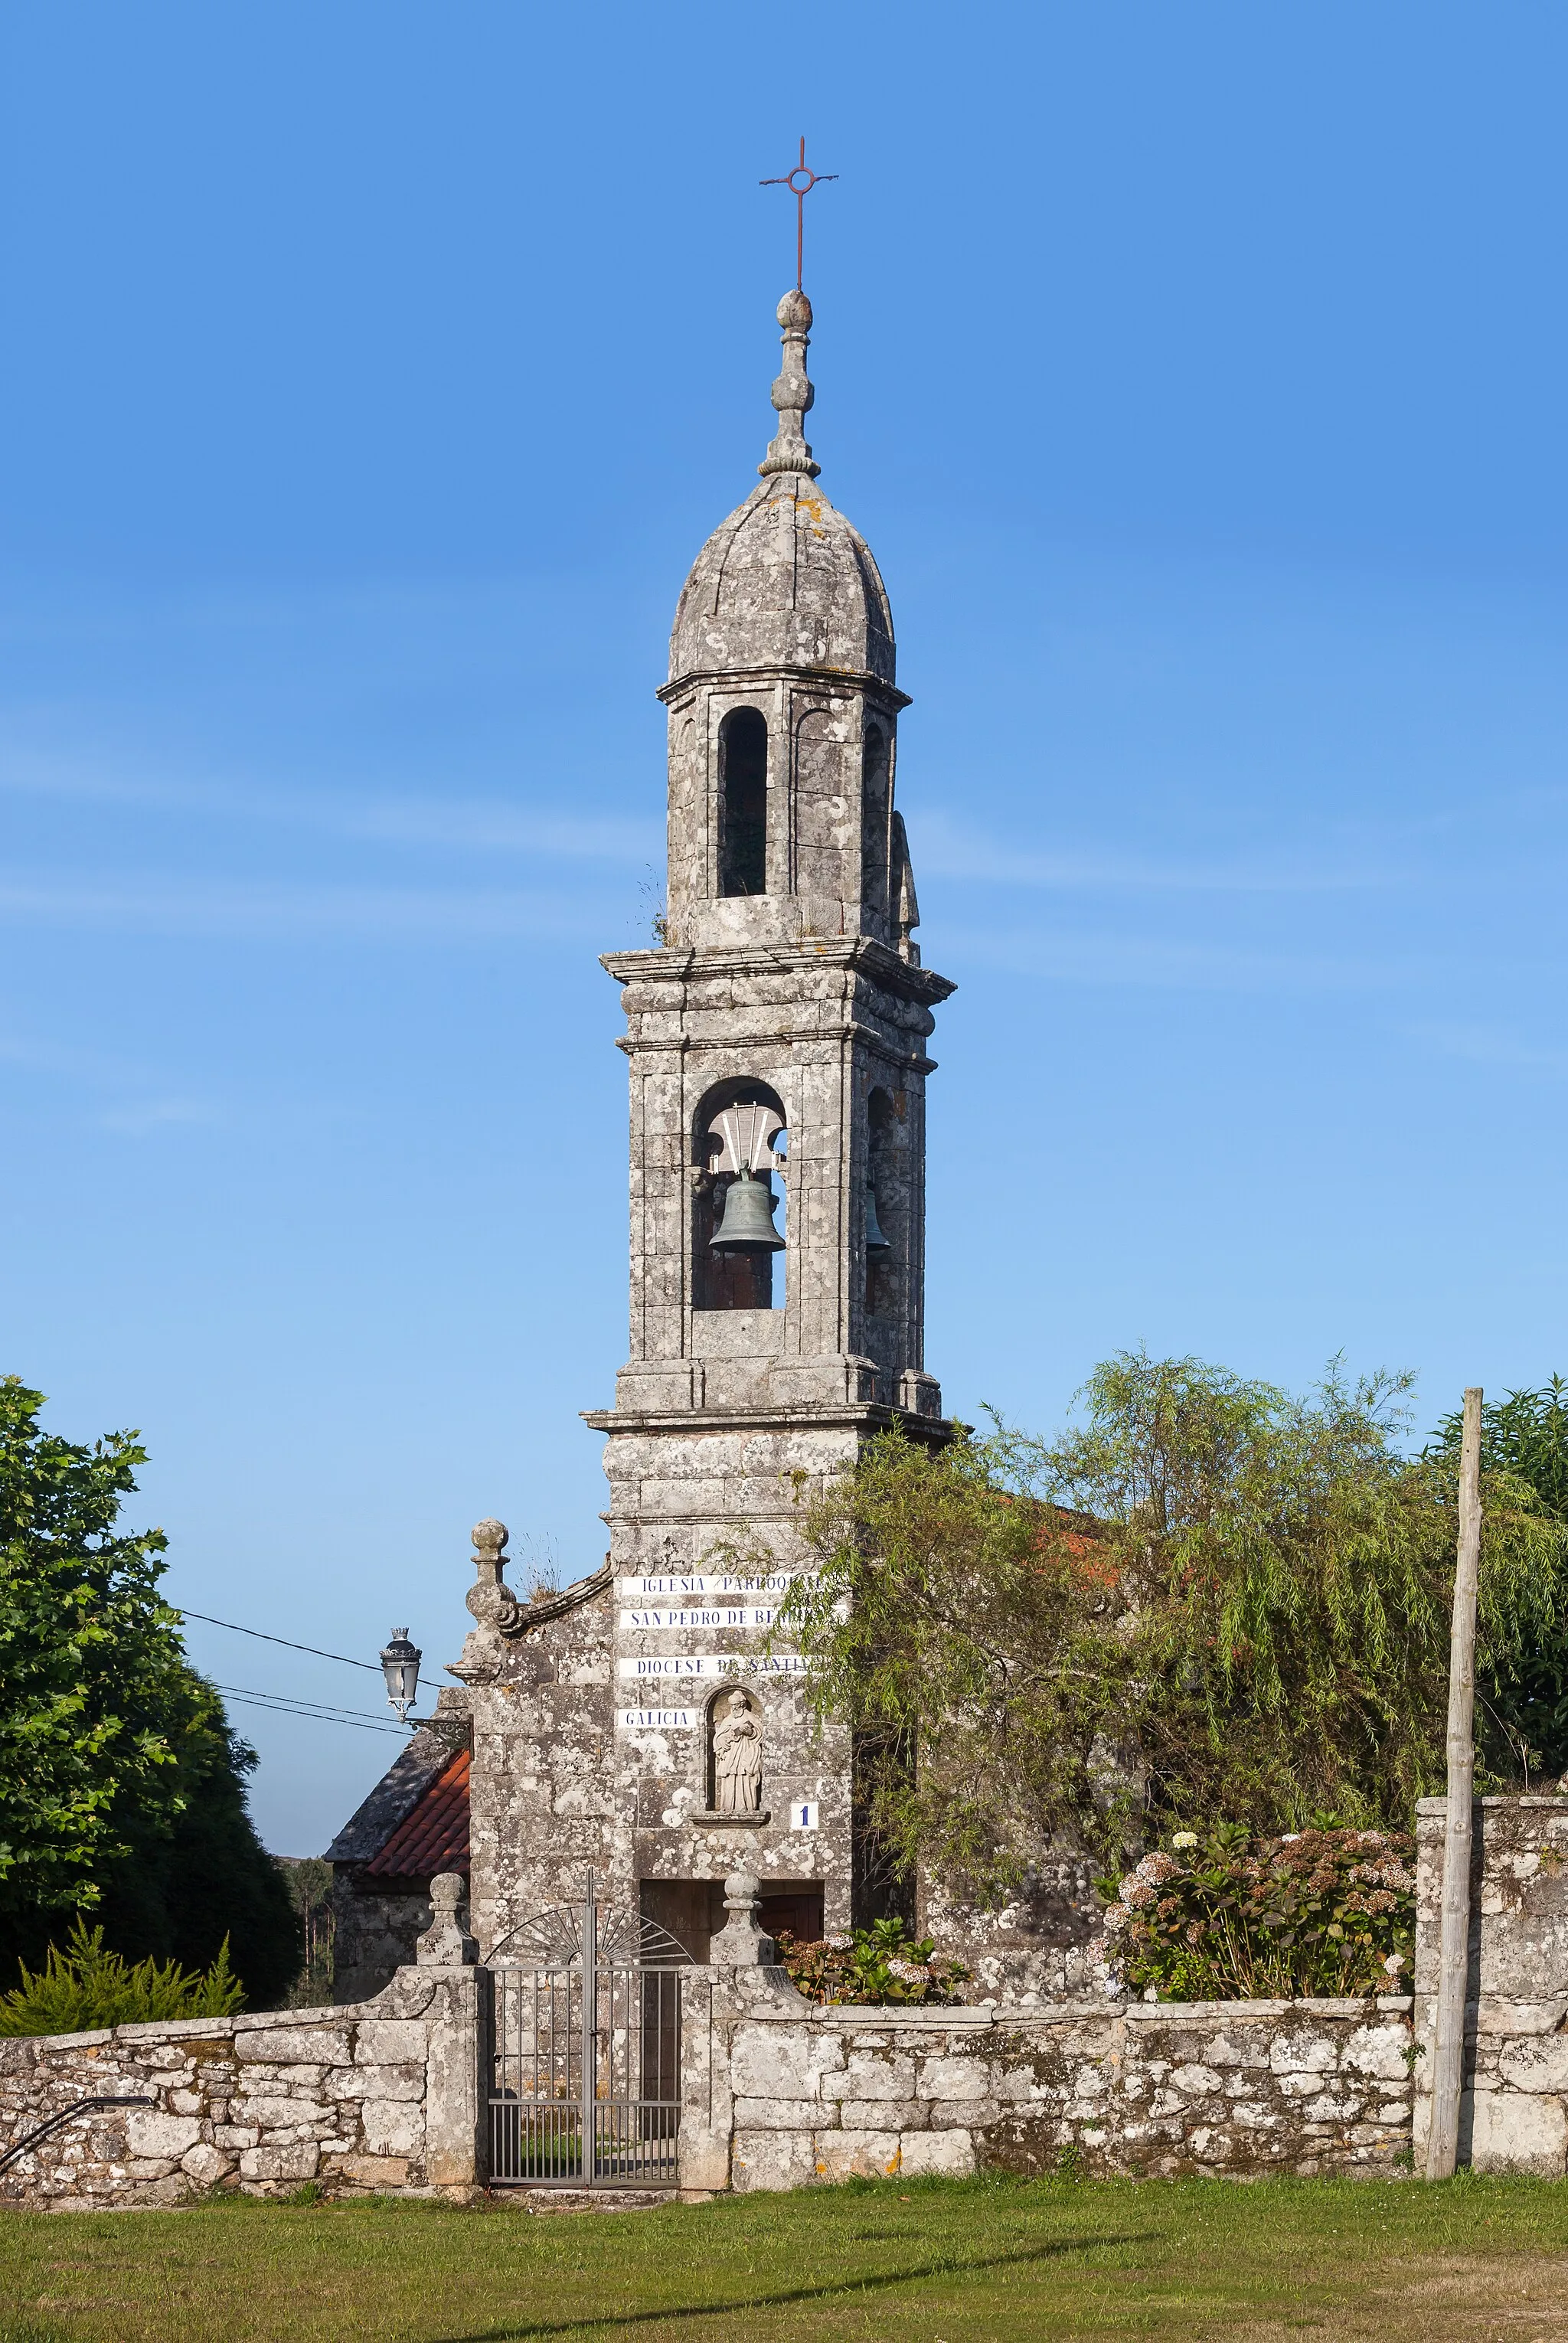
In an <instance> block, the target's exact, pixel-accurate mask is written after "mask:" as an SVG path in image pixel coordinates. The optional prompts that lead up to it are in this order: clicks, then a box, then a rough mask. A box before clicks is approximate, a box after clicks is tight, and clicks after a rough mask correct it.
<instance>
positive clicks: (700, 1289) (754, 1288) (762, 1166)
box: [691, 1080, 789, 1310]
mask: <svg viewBox="0 0 1568 2343" xmlns="http://www.w3.org/2000/svg"><path fill="white" fill-rule="evenodd" d="M788 1149H789V1133H788V1131H787V1129H786V1125H785V1117H784V1106H783V1101H781V1100H780V1098H779V1094H778V1092H777V1091H773V1090H770V1089H769V1086H768V1085H767V1083H765V1082H752V1081H744V1080H741V1081H729V1082H721V1083H719V1085H718V1086H717V1087H716V1088H715V1089H713V1090H711V1091H709V1093H708V1095H707V1097H706V1098H705V1099H704V1100H703V1101H702V1104H701V1106H700V1107H699V1109H698V1111H697V1117H696V1128H695V1131H694V1132H693V1161H694V1163H695V1166H696V1171H697V1178H696V1180H695V1182H693V1195H692V1230H691V1262H692V1281H691V1282H692V1304H693V1307H694V1308H695V1309H698V1310H777V1309H781V1308H782V1307H783V1302H784V1274H783V1271H782V1269H781V1268H780V1269H779V1270H777V1271H776V1270H775V1268H774V1262H775V1261H776V1260H779V1261H780V1262H781V1261H782V1257H783V1253H784V1248H785V1232H786V1229H785V1206H786V1196H785V1192H784V1182H783V1180H782V1178H781V1177H779V1176H778V1175H779V1174H781V1173H782V1172H783V1168H784V1163H785V1161H786V1157H787V1154H788Z"/></svg>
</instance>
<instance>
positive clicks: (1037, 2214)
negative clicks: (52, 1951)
mask: <svg viewBox="0 0 1568 2343" xmlns="http://www.w3.org/2000/svg"><path fill="white" fill-rule="evenodd" d="M1302 2334H1318V2335H1325V2336H1353V2337H1363V2336H1364V2337H1367V2338H1374V2337H1375V2338H1380V2343H1387V2338H1407V2337H1408V2338H1417V2337H1419V2338H1429V2337H1430V2338H1442V2343H1457V2338H1482V2337H1485V2338H1507V2343H1538V2338H1539V2343H1546V2338H1551V2343H1568V2184H1565V2183H1562V2182H1558V2183H1555V2184H1553V2183H1548V2182H1536V2181H1506V2180H1493V2181H1487V2180H1472V2179H1471V2178H1469V2177H1467V2176H1463V2177H1461V2178H1460V2179H1458V2180H1457V2181H1454V2182H1451V2183H1449V2184H1448V2185H1446V2186H1444V2187H1426V2186H1425V2185H1424V2184H1422V2183H1420V2182H1417V2181H1402V2182H1381V2181H1380V2182H1372V2181H1366V2182H1353V2181H1305V2180H1302V2181H1291V2180H1263V2181H1259V2182H1256V2183H1255V2184H1253V2185H1251V2186H1249V2187H1227V2186H1224V2185H1222V2184H1219V2183H1214V2182H1188V2181H1179V2182H1165V2181H1145V2182H1142V2183H1141V2184H1140V2183H1134V2182H1114V2181H1111V2182H1085V2183H1077V2184H1075V2183H1073V2182H1070V2181H1049V2182H1039V2183H1023V2182H1001V2183H997V2184H994V2185H993V2184H990V2183H987V2182H984V2181H972V2182H943V2181H925V2182H920V2181H913V2182H910V2184H909V2185H908V2186H907V2187H902V2188H900V2187H898V2186H897V2185H896V2184H894V2183H891V2182H888V2183H873V2184H866V2185H861V2186H850V2187H843V2188H824V2189H818V2190H807V2191H802V2192H800V2193H799V2194H798V2195H794V2196H789V2197H732V2198H728V2199H724V2200H721V2201H719V2202H717V2203H714V2204H711V2205H692V2206H671V2207H668V2208H661V2209H659V2210H657V2211H653V2212H637V2213H619V2214H600V2213H588V2214H560V2215H556V2216H552V2217H548V2218H540V2217H535V2216H532V2215H529V2214H527V2213H524V2212H521V2211H519V2210H517V2209H515V2208H510V2207H505V2206H498V2207H487V2208H484V2209H477V2210H474V2211H461V2210H458V2209H457V2208H456V2207H446V2206H438V2205H430V2206H427V2205H407V2204H405V2205H400V2204H395V2203H389V2202H388V2203H368V2204H358V2205H345V2206H341V2207H337V2206H330V2205H324V2206H291V2205H285V2204H267V2203H258V2202H256V2201H255V2200H253V2199H245V2198H242V2199H238V2200H231V2201H226V2202H222V2203H217V2204H211V2205H207V2206H203V2207H198V2208H196V2209H195V2210H192V2211H188V2212H183V2213H120V2214H113V2213H110V2214H49V2213H36V2214H35V2213H8V2214H4V2215H0V2343H75V2338H84V2343H85V2338H94V2343H110V2338H113V2343H155V2338H156V2343H253V2338H254V2343H263V2338H265V2343H274V2338H276V2343H284V2338H287V2343H349V2338H353V2343H509V2338H518V2343H523V2339H524V2338H562V2343H586V2338H594V2337H598V2338H604V2337H612V2336H613V2337H618V2338H634V2337H635V2338H638V2343H742V2338H744V2339H745V2343H826V2338H834V2343H838V2338H867V2337H870V2338H877V2343H880V2338H898V2343H1015V2338H1016V2343H1026V2338H1028V2343H1036V2338H1041V2337H1055V2336H1107V2337H1119V2336H1160V2337H1165V2336H1169V2337H1176V2336H1181V2337H1188V2338H1191V2337H1200V2338H1203V2337H1214V2338H1219V2337H1221V2336H1223V2337H1225V2338H1265V2337H1285V2336H1294V2335H1302Z"/></svg>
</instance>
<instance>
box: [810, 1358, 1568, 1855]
mask: <svg viewBox="0 0 1568 2343" xmlns="http://www.w3.org/2000/svg"><path fill="white" fill-rule="evenodd" d="M1407 1382H1408V1379H1389V1378H1377V1379H1374V1380H1372V1381H1371V1382H1369V1383H1361V1384H1357V1385H1353V1386H1352V1385H1349V1384H1347V1383H1345V1382H1344V1381H1343V1380H1342V1378H1341V1377H1340V1376H1339V1375H1338V1373H1337V1372H1334V1371H1331V1373H1330V1374H1329V1376H1328V1377H1327V1378H1326V1380H1325V1381H1324V1382H1323V1383H1322V1385H1321V1387H1320V1388H1319V1389H1318V1390H1317V1391H1316V1392H1314V1393H1312V1395H1311V1396H1310V1397H1309V1398H1308V1399H1305V1400H1299V1399H1294V1398H1292V1397H1291V1396H1290V1395H1289V1394H1287V1393H1284V1392H1282V1391H1279V1390H1276V1389H1275V1388H1274V1387H1273V1386H1271V1385H1270V1384H1266V1383H1250V1382H1246V1381H1243V1380H1242V1379H1241V1378H1240V1377H1237V1376H1235V1375H1231V1374H1229V1373H1226V1372H1224V1371H1223V1370H1222V1369H1220V1368H1217V1367H1211V1366H1207V1365H1204V1364H1203V1363H1201V1362H1199V1361H1197V1360H1192V1359H1177V1360H1153V1359H1151V1358H1149V1357H1147V1356H1146V1355H1144V1354H1141V1353H1139V1354H1132V1353H1122V1354H1121V1355H1120V1356H1118V1357H1116V1358H1113V1359H1111V1360H1110V1361H1108V1362H1107V1363H1105V1364H1104V1365H1102V1366H1101V1367H1099V1368H1097V1369H1096V1370H1095V1372H1094V1373H1093V1375H1092V1376H1091V1378H1090V1381H1089V1383H1088V1384H1087V1385H1086V1387H1085V1390H1084V1393H1082V1394H1081V1397H1082V1399H1083V1401H1084V1403H1085V1404H1084V1410H1083V1416H1082V1419H1081V1422H1080V1423H1078V1424H1077V1426H1076V1427H1075V1428H1073V1429H1071V1430H1070V1431H1069V1432H1067V1433H1063V1434H1062V1436H1061V1437H1060V1439H1058V1440H1057V1441H1055V1442H1053V1443H1043V1442H1039V1441H1034V1440H1030V1439H1026V1438H1024V1437H1023V1436H1021V1435H1020V1434H1019V1433H1015V1432H1012V1431H1010V1430H1009V1429H1008V1428H1006V1427H1005V1426H1003V1425H1001V1424H1000V1423H998V1424H997V1427H996V1429H995V1430H994V1431H993V1432H992V1433H990V1435H989V1436H987V1437H983V1438H982V1437H979V1436H976V1435H974V1434H973V1433H969V1434H965V1435H964V1436H962V1437H960V1439H958V1440H957V1441H955V1442H954V1443H952V1444H951V1445H950V1446H949V1447H947V1448H945V1449H935V1450H933V1449H930V1448H927V1447H924V1446H921V1445H919V1444H917V1443H913V1442H911V1441H910V1440H909V1439H908V1438H907V1437H905V1436H904V1435H902V1434H901V1433H896V1432H895V1433H888V1434H886V1435H884V1436H883V1437H881V1438H880V1439H879V1440H877V1441H875V1442H873V1443H870V1445H869V1448H868V1449H867V1451H866V1452H865V1453H864V1454H863V1456H862V1458H861V1460H860V1462H859V1465H858V1467H857V1468H856V1469H855V1470H854V1471H853V1472H852V1473H847V1474H845V1475H844V1476H843V1477H842V1478H840V1479H839V1481H837V1482H835V1483H831V1484H829V1487H828V1489H827V1490H826V1491H825V1492H824V1493H822V1494H821V1495H819V1497H817V1498H815V1499H814V1500H812V1501H810V1502H809V1503H807V1506H806V1513H805V1518H804V1521H803V1524H802V1527H803V1532H804V1538H805V1544H806V1547H807V1550H808V1554H809V1559H810V1561H811V1562H812V1563H813V1564H815V1565H816V1569H815V1574H813V1575H807V1576H805V1577H802V1578H801V1579H800V1580H799V1581H798V1582H797V1586H796V1589H795V1591H794V1593H793V1594H792V1596H791V1598H790V1600H789V1603H788V1604H787V1605H786V1606H785V1609H784V1612H783V1614H782V1615H781V1617H780V1620H779V1624H778V1627H777V1629H776V1633H777V1634H779V1636H780V1637H781V1638H784V1639H788V1638H791V1637H793V1638H797V1639H799V1643H800V1644H801V1646H802V1648H804V1649H806V1650H808V1651H809V1652H810V1653H811V1654H813V1656H814V1657H815V1659H816V1660H817V1662H818V1666H817V1669H816V1671H815V1673H814V1674H813V1675H812V1677H811V1678H810V1679H809V1683H810V1687H811V1696H812V1698H813V1700H814V1701H815V1702H816V1704H818V1706H819V1710H820V1711H821V1712H822V1713H824V1714H832V1715H836V1716H839V1717H840V1718H846V1719H848V1720H849V1723H850V1725H852V1727H853V1728H854V1730H855V1732H856V1734H857V1736H858V1739H859V1747H860V1750H861V1752H862V1765H863V1768H864V1771H865V1774H866V1776H867V1778H868V1780H869V1805H870V1811H871V1815H872V1818H873V1820H874V1823H875V1825H876V1827H877V1829H878V1830H879V1833H880V1834H881V1835H882V1836H883V1839H884V1842H885V1844H886V1845H888V1846H889V1847H890V1849H891V1851H892V1854H893V1855H894V1857H895V1859H896V1860H897V1861H898V1862H899V1863H900V1865H903V1866H904V1867H905V1868H906V1870H907V1869H908V1868H909V1867H910V1865H912V1864H913V1862H914V1861H915V1860H916V1858H917V1857H919V1858H920V1859H922V1860H923V1861H925V1862H926V1863H928V1864H930V1865H932V1866H934V1868H935V1869H936V1870H937V1871H938V1872H939V1874H940V1875H943V1876H945V1877H946V1878H947V1879H948V1880H949V1881H950V1883H951V1884H952V1885H955V1886H959V1887H961V1888H963V1889H966V1890H968V1891H969V1892H971V1893H973V1892H976V1891H979V1892H980V1893H982V1894H984V1893H988V1892H989V1893H998V1892H1000V1891H1002V1890H1004V1889H1006V1888H1007V1887H1009V1886H1010V1885H1013V1884H1015V1883H1016V1882H1017V1881H1018V1880H1019V1879H1020V1877H1022V1876H1023V1875H1025V1874H1026V1873H1027V1872H1028V1870H1029V1869H1030V1867H1031V1866H1032V1865H1034V1864H1035V1863H1037V1862H1038V1861H1039V1859H1040V1855H1041V1854H1042V1852H1043V1850H1044V1849H1045V1848H1046V1847H1047V1846H1049V1845H1052V1844H1054V1845H1057V1846H1058V1847H1059V1848H1060V1847H1068V1848H1080V1849H1084V1850H1086V1851H1088V1852H1090V1853H1091V1854H1094V1855H1097V1856H1099V1858H1100V1859H1101V1861H1103V1862H1105V1863H1107V1864H1109V1865H1118V1866H1119V1865H1121V1863H1122V1862H1123V1861H1124V1860H1125V1859H1126V1857H1127V1855H1129V1854H1130V1853H1131V1852H1132V1851H1133V1850H1134V1849H1135V1848H1137V1847H1138V1846H1139V1845H1141V1844H1142V1843H1143V1841H1144V1839H1145V1837H1146V1835H1148V1832H1149V1828H1150V1825H1151V1822H1152V1823H1157V1824H1158V1825H1159V1826H1161V1828H1163V1827H1167V1826H1171V1825H1182V1826H1192V1827H1196V1828H1198V1829H1199V1830H1200V1831H1202V1830H1205V1829H1207V1828H1208V1827H1209V1826H1210V1825H1211V1824H1213V1823H1215V1822H1217V1821H1221V1820H1224V1821H1228V1822H1231V1823H1238V1824H1246V1825H1249V1826H1250V1827H1251V1828H1252V1829H1254V1830H1257V1831H1260V1832H1268V1831H1280V1830H1285V1829H1296V1828H1301V1827H1303V1826H1305V1825H1308V1824H1310V1823H1312V1821H1314V1820H1319V1821H1328V1820H1330V1819H1334V1820H1337V1821H1339V1822H1341V1823H1342V1824H1347V1825H1407V1824H1408V1821H1409V1816H1410V1808H1411V1803H1412V1799H1413V1798H1414V1797H1415V1796H1417V1795H1419V1794H1421V1793H1422V1792H1423V1791H1426V1790H1429V1789H1432V1788H1434V1787H1436V1786H1437V1785H1438V1784H1439V1783H1440V1781H1441V1779H1442V1730H1443V1717H1444V1709H1445V1703H1446V1682H1447V1658H1448V1622H1449V1608H1450V1600H1451V1590H1452V1572H1453V1554H1454V1542H1455V1535H1456V1529H1457V1487H1456V1480H1457V1475H1456V1471H1455V1467H1454V1465H1453V1463H1452V1460H1451V1459H1450V1458H1449V1457H1447V1456H1446V1455H1433V1456H1427V1457H1423V1458H1421V1459H1418V1460H1415V1461H1413V1462H1412V1461H1411V1460H1410V1459H1408V1458H1407V1457H1405V1456H1404V1455H1403V1454H1402V1453H1401V1451H1400V1448H1399V1445H1398V1439H1399V1434H1400V1433H1401V1431H1402V1423H1403V1412H1402V1402H1403V1398H1404V1393H1405V1390H1406V1387H1407ZM1484 1495H1485V1503H1486V1508H1487V1518H1486V1533H1485V1539H1484V1544H1483V1585H1482V1639H1483V1652H1484V1653H1485V1654H1487V1656H1488V1660H1489V1663H1490V1664H1496V1665H1503V1664H1511V1655H1513V1654H1517V1653H1518V1652H1519V1651H1521V1650H1522V1649H1523V1648H1526V1647H1527V1646H1528V1644H1529V1643H1530V1642H1531V1640H1532V1638H1533V1636H1535V1635H1536V1634H1537V1633H1538V1631H1539V1627H1540V1624H1541V1623H1542V1622H1543V1620H1544V1619H1545V1618H1548V1617H1550V1616H1551V1615H1553V1610H1554V1604H1555V1599H1556V1592H1557V1587H1558V1584H1559V1579H1560V1577H1561V1575H1562V1574H1563V1571H1564V1569H1565V1567H1568V1533H1565V1531H1564V1528H1563V1524H1562V1523H1560V1522H1558V1521H1557V1520H1556V1519H1555V1518H1554V1517H1553V1516H1552V1515H1550V1514H1549V1513H1546V1512H1545V1511H1544V1510H1543V1508H1542V1507H1541V1506H1540V1504H1539V1503H1538V1501H1537V1500H1536V1498H1535V1495H1534V1493H1533V1490H1532V1489H1531V1488H1530V1487H1529V1486H1528V1485H1527V1484H1525V1483H1523V1482H1522V1481H1521V1480H1520V1479H1519V1478H1518V1477H1517V1476H1515V1475H1513V1474H1511V1473H1506V1472H1493V1473H1489V1474H1488V1475H1487V1476H1486V1484H1485V1491H1484Z"/></svg>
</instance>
